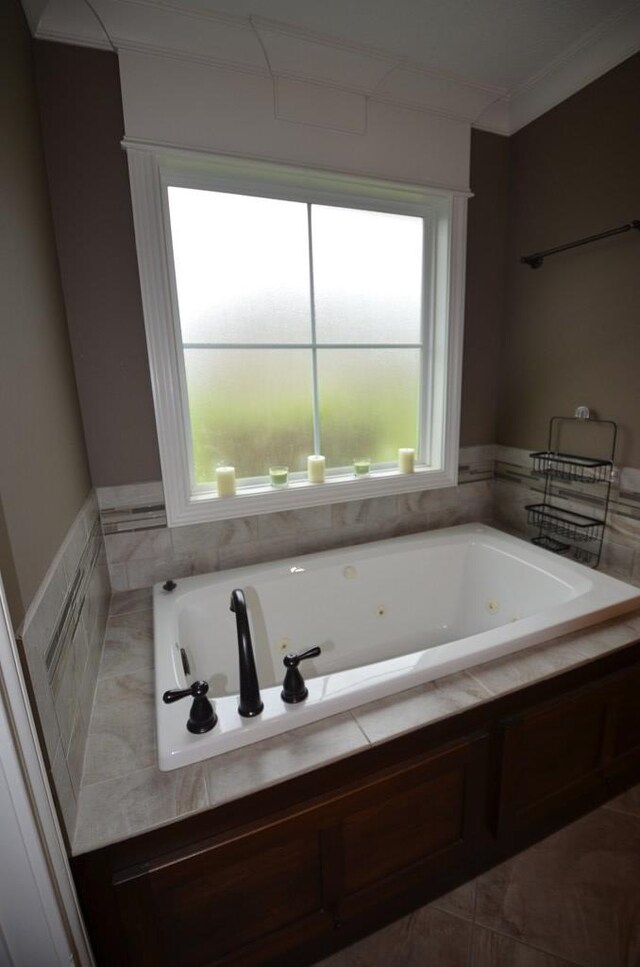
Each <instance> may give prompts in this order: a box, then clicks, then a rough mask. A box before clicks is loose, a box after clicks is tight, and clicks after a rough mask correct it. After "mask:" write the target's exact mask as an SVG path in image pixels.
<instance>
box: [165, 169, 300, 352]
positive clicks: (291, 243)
mask: <svg viewBox="0 0 640 967" xmlns="http://www.w3.org/2000/svg"><path fill="white" fill-rule="evenodd" d="M168 194H169V212H170V219H171V240H172V246H173V259H174V267H175V280H176V289H177V294H178V309H179V314H180V325H181V329H182V340H183V342H184V343H203V342H207V343H255V342H260V343H264V342H270V343H292V342H309V339H310V337H311V325H310V318H311V310H310V295H309V241H308V223H307V218H308V215H307V206H306V205H305V204H302V203H300V202H293V201H282V200H280V199H274V198H256V197H253V196H251V195H232V194H226V193H224V192H217V191H203V190H201V189H195V188H175V187H170V188H169V189H168Z"/></svg>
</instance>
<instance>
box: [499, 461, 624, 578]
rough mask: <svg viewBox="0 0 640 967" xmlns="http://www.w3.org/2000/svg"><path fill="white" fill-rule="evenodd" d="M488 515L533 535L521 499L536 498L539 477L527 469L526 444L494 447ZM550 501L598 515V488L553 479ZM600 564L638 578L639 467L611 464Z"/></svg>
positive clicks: (538, 496) (534, 531)
mask: <svg viewBox="0 0 640 967" xmlns="http://www.w3.org/2000/svg"><path fill="white" fill-rule="evenodd" d="M494 468H495V469H494V480H493V516H494V520H495V521H496V523H498V524H499V525H501V526H503V527H505V528H506V529H507V530H509V531H511V532H512V533H515V534H518V535H520V536H526V537H534V536H536V535H537V533H538V529H537V528H535V527H531V526H530V525H529V524H528V523H527V511H526V509H525V508H526V505H527V504H537V503H540V502H541V500H542V495H543V493H544V479H543V478H541V477H540V476H536V474H534V472H533V466H532V460H531V456H530V451H529V450H521V449H517V448H516V447H502V446H498V447H496V448H495V465H494ZM551 492H552V495H553V496H552V499H553V503H554V504H555V505H556V506H558V507H562V508H565V509H567V510H575V511H577V512H578V513H582V514H587V515H593V516H594V517H601V509H600V505H599V504H598V500H601V499H602V488H601V487H600V488H599V489H598V488H596V487H592V488H589V487H588V486H587V487H584V488H582V492H581V488H580V487H579V486H578V485H573V486H572V487H571V490H570V489H569V486H568V485H567V484H564V483H559V484H555V483H554V484H553V486H552V491H551ZM600 567H601V569H602V570H604V571H607V572H608V573H611V574H613V575H615V576H617V577H621V578H622V579H623V580H631V581H633V582H634V583H637V582H638V581H640V470H636V469H634V468H630V467H625V468H623V469H620V468H617V470H616V474H615V478H614V481H613V483H612V486H611V500H610V503H609V512H608V515H607V525H606V527H605V530H604V541H603V544H602V558H601V563H600Z"/></svg>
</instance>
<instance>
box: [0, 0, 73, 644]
mask: <svg viewBox="0 0 640 967" xmlns="http://www.w3.org/2000/svg"><path fill="white" fill-rule="evenodd" d="M0 37H1V38H2V42H1V50H0V64H1V67H0V70H1V75H0V126H1V130H2V132H3V144H2V151H0V225H1V226H2V230H1V233H0V250H1V253H0V320H1V323H0V324H1V326H2V340H1V345H2V351H1V352H0V447H1V455H0V504H1V507H0V518H1V524H2V526H0V565H1V566H2V573H3V575H5V574H6V577H7V582H6V586H7V591H8V594H9V598H10V600H9V604H10V608H11V616H12V619H13V621H14V623H15V624H16V625H17V624H18V623H19V622H20V621H21V619H22V616H23V614H24V610H25V609H26V607H27V606H28V605H29V603H30V601H31V599H32V598H33V595H34V593H35V591H36V590H37V588H38V586H39V584H40V582H41V581H42V578H43V577H44V575H45V573H46V571H47V568H48V567H49V565H50V563H51V561H52V559H53V557H54V555H55V553H56V551H57V550H58V548H59V546H60V544H61V542H62V540H63V538H64V536H65V534H66V532H67V530H68V528H69V526H70V525H71V523H72V521H73V519H74V517H75V516H76V514H77V512H78V510H79V509H80V507H81V506H82V503H83V501H84V500H85V498H86V496H87V493H88V491H89V488H90V483H89V475H88V469H87V464H86V456H85V448H84V440H83V435H82V427H81V424H80V415H79V409H78V400H77V394H76V388H75V381H74V377H73V369H72V365H71V359H70V353H69V344H68V339H67V331H66V324H65V315H64V306H63V301H62V294H61V290H60V283H59V275H58V265H57V259H56V252H55V246H54V239H53V232H52V227H51V213H50V207H49V198H48V194H47V186H46V179H45V172H44V163H43V158H42V147H41V141H40V129H39V119H38V111H37V103H36V97H35V87H34V81H33V76H32V62H31V40H30V37H29V33H28V30H27V27H26V25H25V23H24V20H23V15H22V11H21V8H20V6H19V3H18V2H17V0H8V2H4V3H2V4H0Z"/></svg>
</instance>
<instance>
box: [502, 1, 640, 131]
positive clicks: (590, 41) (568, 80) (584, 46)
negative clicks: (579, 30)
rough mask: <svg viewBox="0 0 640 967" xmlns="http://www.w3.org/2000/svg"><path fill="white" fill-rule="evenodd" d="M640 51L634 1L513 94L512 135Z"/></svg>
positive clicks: (639, 10) (638, 9) (639, 7)
mask: <svg viewBox="0 0 640 967" xmlns="http://www.w3.org/2000/svg"><path fill="white" fill-rule="evenodd" d="M638 50H640V4H638V2H637V0H630V2H628V3H627V4H626V5H625V7H624V8H623V9H622V10H618V11H617V12H616V13H615V14H614V15H612V16H611V17H609V18H607V20H605V21H603V22H601V23H600V24H598V26H597V27H595V28H594V29H593V30H590V31H589V32H588V33H586V34H584V35H583V36H582V37H581V38H579V39H578V40H577V41H576V42H575V43H574V44H572V46H571V47H569V48H568V49H567V50H565V51H564V52H563V53H562V54H561V55H560V56H559V57H556V58H555V59H554V60H553V61H551V63H549V64H547V65H546V67H544V68H543V69H542V70H541V71H538V72H537V73H536V74H534V75H533V76H532V77H530V78H529V79H528V80H527V81H526V82H525V83H524V84H522V85H521V86H520V87H519V88H518V89H517V90H516V91H513V92H512V93H511V96H510V99H509V122H510V123H509V134H515V132H516V131H519V130H520V128H523V127H524V126H525V125H527V124H529V123H530V122H531V121H534V120H535V119H536V118H537V117H540V116H541V115H542V114H545V113H546V112H547V111H549V110H551V109H552V108H554V107H556V106H557V105H558V104H560V103H561V102H562V101H565V100H566V99H567V98H568V97H571V95H572V94H576V93H577V92H578V91H579V90H581V89H582V88H583V87H586V86H587V84H590V83H591V82H592V81H595V80H597V79H598V77H601V76H602V75H603V74H606V73H607V71H609V70H611V69H612V68H614V67H616V66H617V65H618V64H621V63H622V62H623V61H624V60H626V59H627V58H628V57H631V56H632V55H633V54H635V53H637V52H638Z"/></svg>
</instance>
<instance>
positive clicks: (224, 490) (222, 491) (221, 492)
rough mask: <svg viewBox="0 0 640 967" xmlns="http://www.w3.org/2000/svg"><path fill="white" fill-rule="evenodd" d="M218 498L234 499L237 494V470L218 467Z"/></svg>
mask: <svg viewBox="0 0 640 967" xmlns="http://www.w3.org/2000/svg"><path fill="white" fill-rule="evenodd" d="M216 487H217V488H218V497H233V495H234V494H235V492H236V468H235V467H216Z"/></svg>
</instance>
